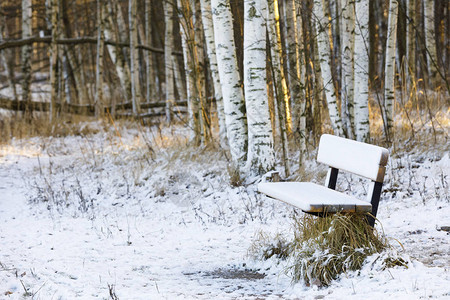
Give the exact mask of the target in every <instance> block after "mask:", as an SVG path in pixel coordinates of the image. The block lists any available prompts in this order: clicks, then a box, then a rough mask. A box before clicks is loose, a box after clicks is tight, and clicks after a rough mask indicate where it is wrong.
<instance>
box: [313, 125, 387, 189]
mask: <svg viewBox="0 0 450 300" xmlns="http://www.w3.org/2000/svg"><path fill="white" fill-rule="evenodd" d="M388 158H389V152H388V150H387V149H385V148H382V147H378V146H374V145H370V144H365V143H361V142H357V141H353V140H349V139H345V138H341V137H337V136H334V135H329V134H324V135H322V137H321V138H320V144H319V152H318V154H317V161H318V162H321V163H323V164H326V165H328V166H330V167H333V168H336V169H340V170H344V171H347V172H350V173H353V174H356V175H359V176H362V177H366V178H369V179H371V180H373V181H376V182H381V183H382V182H383V178H384V173H385V171H386V164H387V161H388Z"/></svg>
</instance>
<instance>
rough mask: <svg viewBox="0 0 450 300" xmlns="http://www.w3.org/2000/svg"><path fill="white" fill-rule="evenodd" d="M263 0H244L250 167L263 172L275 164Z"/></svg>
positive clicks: (245, 84)
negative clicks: (267, 78)
mask: <svg viewBox="0 0 450 300" xmlns="http://www.w3.org/2000/svg"><path fill="white" fill-rule="evenodd" d="M266 10H267V7H266V4H265V3H264V1H255V0H245V1H244V88H245V105H246V110H247V123H248V154H247V168H248V170H250V172H251V173H252V174H257V175H261V174H264V173H266V172H268V171H271V170H273V168H274V167H275V153H274V150H273V135H272V126H271V124H270V113H269V103H268V95H267V89H266V82H267V80H266V24H265V20H264V16H265V14H266Z"/></svg>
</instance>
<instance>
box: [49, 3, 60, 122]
mask: <svg viewBox="0 0 450 300" xmlns="http://www.w3.org/2000/svg"><path fill="white" fill-rule="evenodd" d="M58 19H59V5H58V0H52V1H51V22H52V43H51V46H50V86H51V92H50V122H51V123H53V122H55V120H56V98H57V96H58V81H57V78H58V66H57V62H58V50H59V49H58V48H59V47H58V44H57V43H56V40H57V38H58Z"/></svg>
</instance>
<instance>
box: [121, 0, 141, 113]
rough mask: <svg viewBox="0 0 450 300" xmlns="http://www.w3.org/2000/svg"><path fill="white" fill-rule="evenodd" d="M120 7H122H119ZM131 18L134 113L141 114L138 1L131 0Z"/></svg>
mask: <svg viewBox="0 0 450 300" xmlns="http://www.w3.org/2000/svg"><path fill="white" fill-rule="evenodd" d="M118 8H119V9H120V7H118ZM129 20H130V63H131V102H132V104H133V115H134V116H136V117H137V116H139V114H140V111H141V109H140V103H141V88H140V84H139V57H138V54H139V53H138V48H137V44H138V41H137V3H136V0H129Z"/></svg>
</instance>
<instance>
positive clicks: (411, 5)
mask: <svg viewBox="0 0 450 300" xmlns="http://www.w3.org/2000/svg"><path fill="white" fill-rule="evenodd" d="M406 9H407V20H406V22H407V24H406V39H407V41H406V58H407V61H408V68H409V72H408V74H409V76H408V77H409V82H410V83H411V81H412V80H415V77H416V30H415V26H417V25H416V24H415V20H416V0H406Z"/></svg>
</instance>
